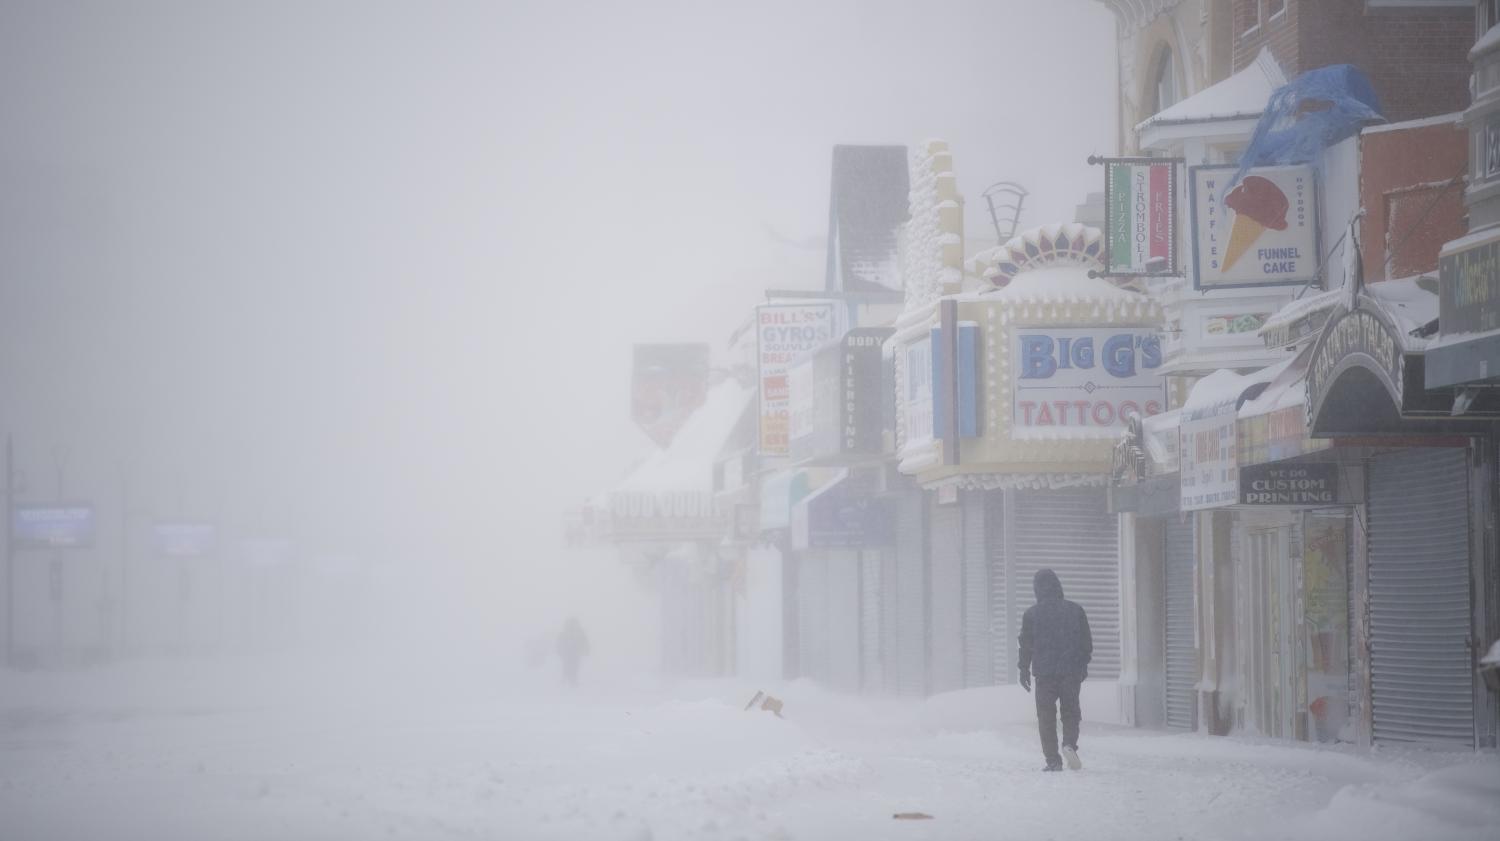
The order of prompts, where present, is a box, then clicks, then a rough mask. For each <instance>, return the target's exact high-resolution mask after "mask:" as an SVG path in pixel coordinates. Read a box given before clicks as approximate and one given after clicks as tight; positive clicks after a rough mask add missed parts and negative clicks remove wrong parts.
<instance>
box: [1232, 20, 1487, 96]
mask: <svg viewBox="0 0 1500 841" xmlns="http://www.w3.org/2000/svg"><path fill="white" fill-rule="evenodd" d="M1233 18H1234V20H1233V26H1234V35H1233V45H1234V47H1233V54H1234V57H1233V65H1234V69H1235V70H1239V69H1241V68H1243V67H1246V66H1248V65H1249V64H1250V63H1251V62H1253V61H1255V56H1256V55H1257V54H1258V53H1259V52H1260V50H1261V48H1262V47H1269V48H1270V50H1271V52H1272V54H1273V55H1275V56H1276V60H1277V62H1279V63H1280V65H1281V67H1282V69H1283V70H1285V71H1286V75H1287V77H1288V78H1292V77H1295V76H1297V75H1298V74H1299V73H1302V72H1304V71H1307V70H1312V69H1314V68H1318V67H1324V66H1327V65H1329V64H1353V65H1356V66H1358V67H1359V68H1360V69H1361V70H1363V71H1364V72H1365V75H1367V76H1368V77H1369V78H1370V81H1371V83H1372V84H1374V86H1375V91H1376V93H1378V94H1379V95H1380V102H1381V105H1382V106H1383V109H1384V111H1385V116H1386V119H1388V120H1390V121H1391V122H1401V121H1403V120H1413V119H1418V118H1421V117H1430V116H1434V115H1437V114H1448V113H1452V112H1455V111H1462V110H1463V109H1464V108H1466V107H1467V106H1468V104H1469V70H1470V67H1469V57H1468V56H1469V48H1470V47H1472V46H1474V7H1473V6H1472V5H1471V4H1469V3H1455V2H1453V0H1234V16H1233Z"/></svg>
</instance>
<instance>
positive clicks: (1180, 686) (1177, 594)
mask: <svg viewBox="0 0 1500 841" xmlns="http://www.w3.org/2000/svg"><path fill="white" fill-rule="evenodd" d="M1190 516H1191V515H1190ZM1165 532H1166V539H1165V541H1164V542H1165V544H1166V545H1165V547H1164V549H1165V555H1166V579H1167V594H1166V595H1167V598H1166V607H1167V633H1166V640H1167V670H1166V671H1167V674H1166V680H1167V692H1166V695H1167V726H1168V727H1175V728H1178V729H1182V730H1191V729H1193V726H1194V724H1195V722H1194V718H1195V715H1194V713H1195V712H1196V711H1197V708H1198V703H1197V700H1198V693H1197V690H1195V689H1194V688H1193V686H1194V684H1196V683H1197V681H1198V652H1197V650H1196V648H1195V646H1194V645H1193V566H1194V564H1193V560H1194V555H1195V554H1196V553H1195V552H1194V551H1193V521H1192V519H1188V520H1187V521H1186V522H1181V523H1179V522H1177V521H1176V520H1175V519H1171V520H1168V521H1167V524H1166V529H1165Z"/></svg>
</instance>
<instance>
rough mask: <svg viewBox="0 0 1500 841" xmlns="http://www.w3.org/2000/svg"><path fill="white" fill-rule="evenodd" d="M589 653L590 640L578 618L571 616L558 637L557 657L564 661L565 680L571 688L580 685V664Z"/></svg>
mask: <svg viewBox="0 0 1500 841" xmlns="http://www.w3.org/2000/svg"><path fill="white" fill-rule="evenodd" d="M588 653H589V638H588V635H587V634H585V633H584V632H583V625H582V624H581V623H580V622H579V621H578V617H576V616H570V617H568V621H567V622H565V623H563V629H562V632H561V633H559V634H558V635H557V656H558V659H560V660H562V668H563V679H565V680H567V682H568V685H569V686H577V685H578V664H579V661H580V660H582V659H583V658H584V657H585V656H586V655H587V654H588Z"/></svg>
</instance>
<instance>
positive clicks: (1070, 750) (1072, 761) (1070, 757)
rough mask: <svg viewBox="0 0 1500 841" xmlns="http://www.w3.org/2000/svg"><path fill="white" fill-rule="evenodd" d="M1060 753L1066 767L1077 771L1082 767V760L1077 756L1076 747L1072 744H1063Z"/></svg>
mask: <svg viewBox="0 0 1500 841" xmlns="http://www.w3.org/2000/svg"><path fill="white" fill-rule="evenodd" d="M1062 755H1063V759H1064V760H1066V761H1067V763H1068V767H1069V768H1071V769H1072V770H1074V771H1077V770H1079V769H1080V768H1082V767H1083V760H1081V759H1079V758H1078V748H1075V747H1073V746H1072V745H1063V749H1062Z"/></svg>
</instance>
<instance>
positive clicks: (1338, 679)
mask: <svg viewBox="0 0 1500 841" xmlns="http://www.w3.org/2000/svg"><path fill="white" fill-rule="evenodd" d="M1349 526H1350V520H1349V512H1348V510H1347V509H1330V510H1315V511H1308V512H1306V514H1305V515H1304V517H1303V525H1302V536H1303V550H1302V587H1303V597H1304V600H1303V608H1302V613H1303V628H1304V629H1305V637H1306V639H1305V643H1304V662H1305V663H1306V665H1307V683H1306V686H1307V737H1308V739H1309V740H1311V741H1318V742H1332V741H1340V740H1342V741H1352V740H1353V734H1352V733H1348V732H1346V730H1347V728H1348V725H1349V697H1350V693H1349Z"/></svg>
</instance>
